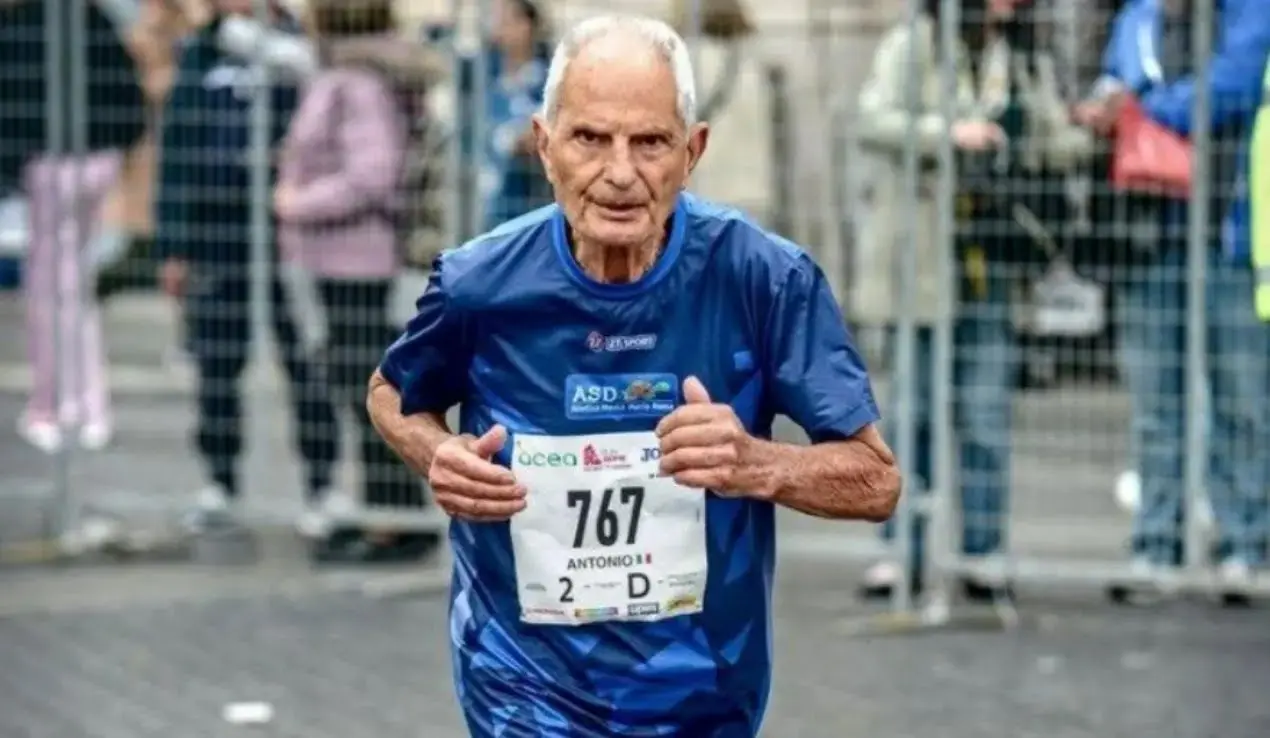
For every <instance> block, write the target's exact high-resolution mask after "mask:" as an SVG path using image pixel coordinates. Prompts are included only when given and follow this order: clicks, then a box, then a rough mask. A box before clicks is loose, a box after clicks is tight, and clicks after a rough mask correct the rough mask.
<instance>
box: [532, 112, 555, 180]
mask: <svg viewBox="0 0 1270 738" xmlns="http://www.w3.org/2000/svg"><path fill="white" fill-rule="evenodd" d="M533 126H534V148H535V149H536V150H537V152H538V160H539V161H541V162H542V169H543V171H544V172H546V174H547V181H548V182H550V183H551V184H553V185H554V184H555V183H556V172H555V168H554V167H552V166H551V157H550V156H549V155H548V151H547V149H548V147H549V146H550V144H551V132H550V129H549V128H548V127H547V120H546V118H543V117H542V116H541V115H538V114H535V115H534V119H533Z"/></svg>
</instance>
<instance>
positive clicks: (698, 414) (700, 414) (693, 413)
mask: <svg viewBox="0 0 1270 738" xmlns="http://www.w3.org/2000/svg"><path fill="white" fill-rule="evenodd" d="M683 393H684V404H683V405H682V406H680V407H678V408H676V409H675V411H674V412H672V413H670V414H669V415H667V416H666V417H664V418H662V420H661V422H660V423H658V424H657V431H656V432H657V437H658V438H659V439H661V471H662V473H663V474H666V475H667V476H671V477H674V479H675V481H676V482H678V483H679V484H682V485H683V486H685V487H696V488H699V489H710V490H714V491H715V492H718V493H720V494H743V493H744V491H743V490H738V489H736V488H735V486H734V483H735V481H736V477H737V469H738V468H739V465H740V462H741V459H742V455H743V453H744V450H745V448H746V446H747V444H748V443H749V442H750V441H751V440H752V439H751V438H750V435H749V433H747V432H746V430H745V426H743V425H741V420H740V418H738V417H737V416H736V412H735V411H733V410H732V407H731V406H729V405H723V404H719V403H715V402H711V401H710V394H709V393H708V392H706V388H705V386H704V385H703V384H701V380H699V379H697V378H696V377H688V378H687V379H685V380H684V383H683Z"/></svg>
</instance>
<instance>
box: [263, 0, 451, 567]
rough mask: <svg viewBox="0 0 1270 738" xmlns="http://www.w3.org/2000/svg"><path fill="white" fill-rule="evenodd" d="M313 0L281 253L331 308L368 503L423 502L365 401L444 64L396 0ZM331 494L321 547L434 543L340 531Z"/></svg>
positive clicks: (396, 550) (322, 514)
mask: <svg viewBox="0 0 1270 738" xmlns="http://www.w3.org/2000/svg"><path fill="white" fill-rule="evenodd" d="M310 7H311V12H312V16H311V21H312V25H313V30H314V31H315V33H316V35H317V41H318V49H319V57H320V61H321V67H320V69H319V71H318V72H317V73H316V74H315V75H314V76H313V77H312V78H311V79H310V81H309V83H308V86H307V88H306V90H305V92H304V96H303V98H302V101H301V103H300V107H299V109H298V110H297V112H296V114H295V116H294V117H293V118H292V120H291V126H290V129H289V131H288V134H287V138H286V141H285V143H284V146H283V151H282V156H281V160H280V162H279V177H278V184H277V188H276V190H275V202H274V205H275V210H276V211H277V215H278V219H279V222H280V229H279V246H280V248H281V252H282V256H283V258H284V259H285V260H287V261H289V262H291V263H292V264H297V265H299V266H300V267H301V268H302V269H303V270H305V271H307V272H308V273H309V274H311V275H312V276H313V277H314V279H315V281H316V285H317V290H318V294H319V296H320V298H321V302H322V306H323V309H324V311H325V317H326V321H325V322H326V326H327V345H326V347H325V351H324V353H325V359H326V362H327V368H328V377H329V381H330V383H331V385H332V389H333V391H334V392H335V393H336V394H337V396H338V397H339V398H340V401H342V402H345V403H347V406H348V408H349V409H350V410H351V412H352V414H353V417H354V419H355V422H356V424H357V432H358V434H359V443H360V449H361V466H362V469H361V476H362V489H363V494H364V496H365V501H366V504H367V505H368V506H375V507H383V506H391V507H394V508H401V507H419V506H422V505H423V496H422V491H423V485H422V481H421V480H419V479H418V478H417V476H416V475H414V473H413V472H411V471H410V470H409V469H408V468H407V467H406V466H405V465H404V464H403V463H402V462H401V460H400V459H398V458H397V457H396V455H395V454H394V453H393V452H392V451H391V450H389V449H388V447H387V446H386V445H385V444H384V443H383V441H382V440H380V438H379V436H378V434H377V433H376V432H375V429H374V428H373V427H372V426H371V423H370V418H369V416H368V415H367V412H366V407H365V395H366V392H365V388H366V382H367V379H368V378H369V377H370V375H371V374H372V373H373V372H374V370H375V367H376V366H377V364H378V362H379V358H380V355H381V353H382V352H383V350H384V349H385V348H386V347H387V346H388V345H390V344H391V343H392V342H393V340H394V339H395V337H396V333H397V330H396V328H395V327H394V326H393V325H392V324H391V321H390V319H389V307H388V302H389V297H390V293H391V291H392V285H393V281H394V278H395V277H396V276H397V273H398V271H399V270H400V268H401V267H400V265H401V255H402V250H403V245H402V244H401V243H400V242H399V241H400V238H399V236H400V230H401V229H400V228H399V224H398V222H397V221H398V218H397V217H396V216H397V215H398V213H399V212H400V210H401V207H402V201H403V196H404V195H405V193H403V192H402V191H401V190H402V182H403V175H402V172H403V170H402V166H403V162H404V161H405V160H406V159H407V157H408V155H409V154H410V153H411V151H412V149H411V141H412V138H411V129H412V124H414V123H415V121H416V120H417V118H418V116H420V115H422V113H423V110H422V99H423V91H424V90H425V89H426V88H427V86H428V85H429V84H430V83H432V82H434V81H436V79H437V78H438V77H439V75H440V67H439V65H438V64H437V63H436V62H435V61H434V59H433V57H432V56H431V55H430V53H429V52H428V50H427V49H426V48H424V47H422V46H420V45H418V44H416V43H413V42H410V41H407V40H405V39H401V38H399V37H398V36H397V35H396V33H395V25H396V24H395V20H394V17H393V12H392V3H391V1H390V0H352V1H350V0H326V1H324V2H317V3H314V4H313V5H311V6H310ZM342 499H344V498H340V497H337V496H328V498H327V502H326V503H325V507H324V508H323V509H318V510H313V511H311V515H310V516H309V522H308V523H307V524H304V523H302V527H304V528H306V533H308V534H310V535H313V536H314V537H316V538H318V539H319V540H322V541H323V542H322V543H320V544H319V556H320V557H322V558H327V559H336V560H375V561H382V560H401V559H411V558H417V557H419V556H422V555H426V554H427V553H429V552H431V551H432V550H433V549H434V548H435V547H436V546H437V544H438V543H439V539H440V537H439V535H438V534H410V535H394V534H391V533H384V532H382V531H381V532H377V533H376V532H363V531H333V530H330V519H331V518H332V517H335V515H334V514H335V513H337V512H338V511H336V510H333V509H331V506H332V505H339V504H340V503H339V501H340V500H342Z"/></svg>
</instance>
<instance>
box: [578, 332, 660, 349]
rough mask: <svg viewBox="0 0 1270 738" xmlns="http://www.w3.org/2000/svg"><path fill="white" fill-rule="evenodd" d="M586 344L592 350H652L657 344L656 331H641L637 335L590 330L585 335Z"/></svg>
mask: <svg viewBox="0 0 1270 738" xmlns="http://www.w3.org/2000/svg"><path fill="white" fill-rule="evenodd" d="M586 346H587V348H589V349H591V350H592V351H596V352H599V351H609V352H613V353H617V352H621V351H652V350H653V349H654V348H656V346H657V334H656V333H641V334H640V335H637V336H606V335H604V334H603V333H599V332H597V331H591V333H589V334H588V335H587V337H586Z"/></svg>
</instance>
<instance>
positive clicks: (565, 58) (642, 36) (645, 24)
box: [542, 15, 697, 125]
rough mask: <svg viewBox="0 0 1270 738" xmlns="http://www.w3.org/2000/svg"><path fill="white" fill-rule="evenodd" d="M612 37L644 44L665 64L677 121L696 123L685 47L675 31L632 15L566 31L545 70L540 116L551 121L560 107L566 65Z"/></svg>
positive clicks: (590, 20)
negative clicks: (672, 80) (670, 78)
mask: <svg viewBox="0 0 1270 738" xmlns="http://www.w3.org/2000/svg"><path fill="white" fill-rule="evenodd" d="M613 37H621V38H623V39H631V38H634V39H636V40H638V41H640V42H643V43H645V44H647V45H648V49H649V50H650V51H654V52H656V53H657V54H658V55H660V56H661V57H662V58H663V59H665V60H666V63H667V64H669V65H670V70H671V72H672V73H673V74H674V77H675V90H676V92H677V93H678V94H677V95H676V97H677V101H676V104H677V108H678V111H679V117H680V118H681V119H683V122H684V125H692V124H693V123H696V122H697V83H696V81H695V77H694V75H693V70H692V58H691V57H690V56H689V54H688V45H687V44H686V43H684V40H683V37H682V36H680V35H679V34H678V33H676V32H675V29H673V28H671V27H670V26H669V25H667V24H666V23H664V22H663V21H659V20H656V19H654V18H643V17H640V16H636V15H603V16H599V17H596V18H588V19H587V20H584V21H582V22H581V23H578V24H577V25H575V26H573V27H572V28H570V29H569V32H568V33H566V34H565V36H564V38H562V39H561V40H560V43H559V44H557V45H556V50H555V53H554V54H552V56H551V66H550V67H549V68H548V69H547V83H546V86H545V87H544V89H543V95H542V116H543V117H544V118H546V119H547V120H548V121H551V120H554V119H555V115H556V110H557V109H558V108H559V107H560V86H561V84H562V83H563V82H564V74H565V72H566V71H567V70H568V67H569V63H570V62H572V61H573V60H574V59H575V58H576V57H577V56H578V54H579V53H580V52H581V51H582V50H583V49H584V48H586V47H587V46H589V45H590V44H592V43H597V42H602V41H603V40H604V39H607V38H613Z"/></svg>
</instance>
